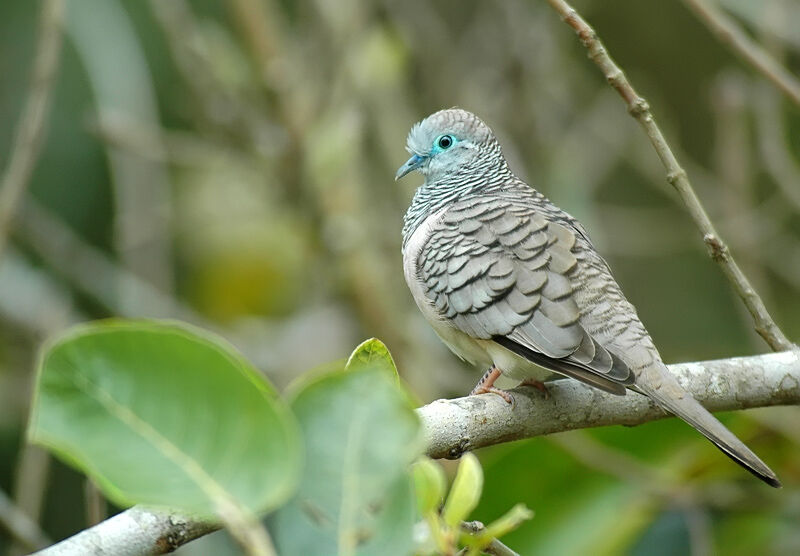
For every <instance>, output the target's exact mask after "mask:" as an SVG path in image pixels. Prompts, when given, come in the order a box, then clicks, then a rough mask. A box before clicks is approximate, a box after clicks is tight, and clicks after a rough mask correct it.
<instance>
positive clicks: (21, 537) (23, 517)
mask: <svg viewBox="0 0 800 556" xmlns="http://www.w3.org/2000/svg"><path fill="white" fill-rule="evenodd" d="M0 527H1V528H3V529H5V530H6V531H8V532H9V533H10V536H11V538H13V539H14V540H15V541H16V542H18V543H19V544H21V545H22V546H24V547H25V548H26V549H27V550H36V549H37V548H42V547H43V546H47V545H48V544H50V542H51V541H50V540H49V539H48V538H47V535H45V533H44V531H42V530H41V529H40V528H39V525H38V524H37V523H36V522H35V521H33V520H32V519H31V518H30V517H28V515H27V514H25V512H24V511H22V510H21V509H20V508H18V507H17V506H15V505H14V502H13V501H12V500H11V499H10V498H9V497H8V495H6V493H5V492H3V491H2V490H0Z"/></svg>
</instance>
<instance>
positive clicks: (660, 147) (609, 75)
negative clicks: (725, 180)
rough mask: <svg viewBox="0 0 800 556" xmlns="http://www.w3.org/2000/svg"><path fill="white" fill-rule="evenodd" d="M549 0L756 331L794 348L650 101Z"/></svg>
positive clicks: (582, 24) (586, 31) (777, 347)
mask: <svg viewBox="0 0 800 556" xmlns="http://www.w3.org/2000/svg"><path fill="white" fill-rule="evenodd" d="M547 1H548V3H549V4H550V5H551V6H552V7H553V8H554V9H555V10H556V11H557V12H558V13H559V14H560V15H561V17H562V19H563V20H564V22H565V23H567V24H568V25H569V26H570V27H572V28H573V29H574V30H575V32H576V33H577V35H578V37H579V38H580V40H581V42H582V43H583V45H584V46H585V47H586V49H587V50H588V51H589V58H591V60H592V61H593V62H594V63H595V64H597V66H598V67H599V68H600V70H601V71H602V72H603V75H605V77H606V79H607V80H608V82H609V84H610V85H611V86H612V87H613V88H614V89H615V90H616V91H617V92H618V93H619V95H620V96H621V97H622V99H623V100H624V101H625V104H626V105H627V106H628V112H629V113H630V114H631V116H633V117H634V118H635V119H636V121H637V122H639V124H640V125H641V126H642V128H644V130H645V132H646V133H647V136H648V137H649V138H650V142H651V143H652V144H653V147H654V148H655V150H656V154H658V157H659V159H660V160H661V163H662V164H663V165H664V168H665V169H666V170H667V181H668V182H669V183H670V184H671V185H672V186H673V187H674V188H675V189H676V190H677V192H678V194H679V195H680V197H681V199H682V200H683V203H684V204H685V205H686V208H687V209H688V211H689V214H690V215H691V217H692V219H694V221H695V223H696V224H697V227H698V228H699V229H700V233H701V234H702V235H703V241H705V243H706V245H707V246H708V249H709V252H710V254H711V257H712V258H713V259H714V260H715V261H716V262H718V263H720V265H721V267H722V270H723V272H724V273H725V275H726V276H727V277H728V279H729V280H730V281H731V283H732V284H733V287H734V289H735V290H736V293H737V294H739V297H741V298H742V301H743V302H744V304H745V306H746V307H747V310H748V311H749V312H750V314H751V315H752V317H753V321H754V324H755V330H756V332H758V333H759V334H760V335H761V337H762V338H764V340H765V341H766V342H767V343H768V344H769V346H770V347H771V348H772V349H773V350H774V351H781V350H787V349H791V348H792V347H793V344H792V343H791V342H790V341H789V340H788V339H787V338H786V336H785V335H784V334H783V332H782V331H781V329H780V328H779V327H778V325H777V324H775V321H773V320H772V317H771V316H770V314H769V312H768V311H767V308H766V307H765V306H764V302H763V301H762V300H761V298H760V297H759V295H758V293H756V291H755V290H754V289H753V286H752V285H751V284H750V282H749V281H748V279H747V277H746V276H745V275H744V273H743V272H742V270H741V269H740V268H739V265H737V264H736V261H734V259H733V255H731V253H730V250H729V249H728V246H727V245H726V244H725V243H724V242H723V241H722V239H721V238H720V235H719V233H717V231H716V229H715V228H714V225H713V224H712V222H711V219H710V218H709V217H708V214H706V211H705V209H704V208H703V205H702V204H701V203H700V200H699V199H698V197H697V194H696V193H695V192H694V189H693V188H692V185H691V183H690V182H689V177H688V176H687V174H686V171H685V170H684V169H683V168H682V167H681V166H680V164H679V163H678V160H677V159H676V158H675V154H674V153H673V152H672V149H671V148H670V146H669V144H668V143H667V140H666V139H665V138H664V134H663V133H662V132H661V129H660V128H659V127H658V125H657V124H656V122H655V119H654V118H653V114H652V113H651V112H650V106H649V105H648V104H647V101H646V100H645V99H644V98H642V97H641V96H639V94H638V93H637V92H636V91H635V90H634V88H633V86H632V85H631V84H630V82H629V81H628V79H627V78H626V77H625V74H624V73H623V72H622V70H621V69H620V68H619V66H617V65H616V63H614V61H613V60H612V59H611V57H610V56H609V54H608V52H607V51H606V48H605V47H604V46H603V44H602V43H601V42H600V40H599V39H598V38H597V34H596V33H595V32H594V29H592V28H591V27H590V26H589V24H588V23H586V21H584V20H583V18H582V17H581V16H580V15H579V14H578V13H577V12H576V11H575V10H574V9H573V8H572V7H571V6H570V5H569V4H568V3H567V2H565V1H564V0H547Z"/></svg>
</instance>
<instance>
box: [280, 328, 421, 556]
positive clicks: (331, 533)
mask: <svg viewBox="0 0 800 556" xmlns="http://www.w3.org/2000/svg"><path fill="white" fill-rule="evenodd" d="M373 345H374V344H373ZM357 352H358V350H357ZM380 359H383V357H380V358H379V359H378V362H377V364H375V365H368V364H363V365H362V364H361V363H359V364H358V365H355V366H354V365H352V364H351V365H350V367H349V368H348V369H342V370H339V371H338V372H332V373H329V374H327V375H324V376H319V377H316V378H315V379H314V380H311V381H307V382H306V383H305V384H304V385H301V386H299V388H300V389H299V390H298V391H297V392H296V393H295V395H294V398H293V401H292V402H291V406H292V409H293V410H294V412H295V415H296V416H297V419H298V421H299V423H300V426H301V428H302V429H303V433H304V435H303V436H304V439H305V443H306V446H305V448H306V454H307V458H306V464H305V468H304V470H303V477H302V480H301V484H300V488H299V489H298V493H297V495H296V496H295V498H294V499H293V500H292V501H291V502H290V503H289V504H288V505H287V506H284V507H283V508H281V509H280V510H279V511H278V512H277V513H276V515H275V516H274V518H273V519H271V520H270V526H271V529H272V532H273V537H274V540H275V542H276V545H277V547H278V549H279V551H280V553H281V554H287V555H288V554H303V555H304V556H315V555H325V556H330V555H331V554H339V555H352V554H364V555H374V554H407V553H409V551H410V550H411V543H412V527H413V523H414V518H415V511H414V501H413V495H412V492H411V486H410V478H409V476H408V467H409V464H410V463H411V462H412V461H413V460H414V459H415V458H416V457H417V456H419V455H420V454H421V452H422V450H423V447H424V440H423V437H422V431H421V426H420V422H419V419H418V417H417V415H416V413H415V412H414V410H413V407H412V404H411V403H410V401H409V399H408V396H407V395H406V394H405V392H404V391H402V389H401V387H400V385H399V383H398V381H397V380H396V379H395V378H394V376H391V375H390V374H389V373H387V372H386V369H385V367H382V363H380Z"/></svg>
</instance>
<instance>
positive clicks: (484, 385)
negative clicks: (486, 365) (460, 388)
mask: <svg viewBox="0 0 800 556" xmlns="http://www.w3.org/2000/svg"><path fill="white" fill-rule="evenodd" d="M501 374H502V371H501V370H500V369H498V368H497V367H495V366H494V365H492V367H491V368H490V369H489V370H488V371H486V373H485V374H484V375H483V377H482V378H481V379H480V380H479V381H478V384H476V385H475V388H473V389H472V392H470V393H469V395H470V396H477V395H478V394H489V393H492V394H497V395H498V396H500V397H501V398H503V399H504V400H505V401H506V402H508V403H510V404H513V403H514V398H512V397H511V394H509V393H508V392H506V391H505V390H501V389H500V388H495V387H494V386H493V385H494V381H495V380H497V377H499V376H500V375H501Z"/></svg>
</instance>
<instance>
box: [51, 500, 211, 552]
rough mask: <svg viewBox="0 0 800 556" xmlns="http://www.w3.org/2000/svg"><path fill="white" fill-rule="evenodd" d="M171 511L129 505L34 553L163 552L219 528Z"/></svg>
mask: <svg viewBox="0 0 800 556" xmlns="http://www.w3.org/2000/svg"><path fill="white" fill-rule="evenodd" d="M219 527H220V526H219V525H215V524H213V523H210V522H207V521H198V520H193V519H191V518H188V517H185V516H182V515H179V514H174V513H157V512H153V511H152V510H146V509H144V508H140V507H139V506H136V507H133V508H131V509H129V510H126V511H124V512H122V513H120V514H117V515H115V516H114V517H112V518H109V519H107V520H105V521H104V522H102V523H99V524H97V525H95V526H94V527H91V528H90V529H86V530H85V531H81V532H80V533H78V534H77V535H75V536H73V537H70V538H68V539H67V540H65V541H62V542H60V543H58V544H55V545H53V546H51V547H49V548H45V549H44V550H40V551H39V552H36V555H38V556H101V555H105V554H115V555H117V556H150V555H152V554H167V553H168V552H172V551H173V550H175V549H176V548H178V547H179V546H181V545H184V544H186V543H187V542H189V541H192V540H194V539H196V538H198V537H202V536H203V535H207V534H209V533H211V532H213V531H216V530H217V529H219Z"/></svg>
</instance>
